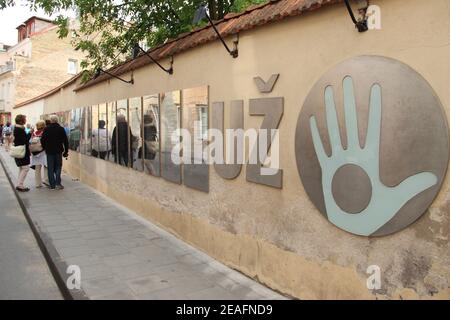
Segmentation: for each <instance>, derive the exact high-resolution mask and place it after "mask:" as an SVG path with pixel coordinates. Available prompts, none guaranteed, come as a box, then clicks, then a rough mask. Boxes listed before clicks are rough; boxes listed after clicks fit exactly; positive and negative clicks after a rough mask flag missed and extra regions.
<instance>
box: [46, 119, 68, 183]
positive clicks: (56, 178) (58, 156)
mask: <svg viewBox="0 0 450 320" xmlns="http://www.w3.org/2000/svg"><path fill="white" fill-rule="evenodd" d="M41 144H42V147H43V148H44V150H45V153H46V154H47V168H48V181H49V183H50V189H58V190H61V189H64V187H63V186H62V184H61V170H62V158H63V157H64V158H67V157H68V156H69V141H68V140H67V135H66V131H65V130H64V128H63V127H61V126H60V125H59V124H58V116H56V115H51V116H50V124H49V125H48V126H47V127H46V128H45V129H44V133H43V134H42V138H41Z"/></svg>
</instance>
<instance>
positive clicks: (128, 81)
mask: <svg viewBox="0 0 450 320" xmlns="http://www.w3.org/2000/svg"><path fill="white" fill-rule="evenodd" d="M102 72H103V73H106V74H107V75H109V76H111V77H113V78H116V79H117V80H120V81H122V82H125V83H129V84H134V79H133V74H131V79H130V80H124V79H122V78H120V77H118V76H116V75H115V74H112V73H111V72H108V71H106V70H103V69H102V68H97V69H96V70H95V74H94V79H95V78H98V77H99V76H100V74H101V73H102Z"/></svg>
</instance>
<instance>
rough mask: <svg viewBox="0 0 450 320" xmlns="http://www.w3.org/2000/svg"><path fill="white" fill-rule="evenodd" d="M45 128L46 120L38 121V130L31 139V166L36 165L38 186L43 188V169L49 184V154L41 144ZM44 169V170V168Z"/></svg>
mask: <svg viewBox="0 0 450 320" xmlns="http://www.w3.org/2000/svg"><path fill="white" fill-rule="evenodd" d="M44 129H45V121H43V120H41V121H38V122H37V123H36V131H34V132H33V134H32V136H31V140H30V151H31V164H30V165H31V167H34V173H35V180H36V188H42V171H44V184H45V185H46V186H49V184H48V171H47V155H46V154H45V151H44V149H43V148H42V146H41V142H40V139H41V137H42V133H43V132H44ZM42 169H44V170H42Z"/></svg>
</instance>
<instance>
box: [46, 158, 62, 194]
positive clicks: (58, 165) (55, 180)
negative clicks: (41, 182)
mask: <svg viewBox="0 0 450 320" xmlns="http://www.w3.org/2000/svg"><path fill="white" fill-rule="evenodd" d="M47 169H48V183H49V184H50V187H51V188H55V187H56V186H60V185H61V170H62V154H61V153H60V154H48V153H47Z"/></svg>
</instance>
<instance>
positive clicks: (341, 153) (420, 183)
mask: <svg viewBox="0 0 450 320" xmlns="http://www.w3.org/2000/svg"><path fill="white" fill-rule="evenodd" d="M343 87H344V113H345V125H346V127H347V142H348V143H347V144H348V147H347V149H343V147H342V143H341V137H340V133H339V124H338V120H337V114H336V107H335V102H334V94H333V88H332V87H331V86H328V87H327V88H326V89H325V108H326V120H327V128H328V135H329V139H330V145H331V152H332V154H331V156H330V157H328V155H327V154H326V153H325V150H324V147H323V144H322V140H321V138H320V135H319V130H318V127H317V122H316V118H315V117H314V116H312V117H311V118H310V128H311V134H312V139H313V144H314V149H315V151H316V155H317V158H318V160H319V163H320V167H321V169H322V189H323V195H324V201H325V208H326V212H327V215H328V219H329V220H330V221H331V222H332V223H334V224H335V225H336V226H338V227H339V228H341V229H344V230H346V231H348V232H351V233H355V234H358V235H364V236H369V235H371V234H373V233H374V232H375V231H377V230H378V229H379V228H381V227H382V226H383V225H384V224H386V223H387V222H388V221H389V220H391V219H392V218H393V217H394V216H395V214H396V213H397V212H398V211H399V210H400V209H401V208H402V207H403V206H404V205H405V204H406V203H407V202H408V201H409V200H410V199H412V198H413V197H415V196H416V195H418V194H420V193H422V192H423V191H424V190H426V189H428V188H430V187H432V186H434V185H435V184H436V183H437V181H438V179H437V177H436V175H434V174H433V173H431V172H422V173H419V174H416V175H413V176H411V177H409V178H407V179H405V180H404V181H403V182H401V183H400V184H399V185H397V186H395V187H387V186H385V185H384V184H383V183H382V182H381V181H380V172H379V168H380V166H379V161H380V160H379V153H380V136H381V134H380V131H381V107H382V101H381V86H380V85H379V84H374V85H373V86H372V89H371V95H370V110H369V123H368V129H367V137H366V144H365V146H364V148H361V147H360V144H359V138H358V123H357V113H356V102H355V95H354V90H353V80H352V78H351V77H346V78H345V79H344V81H343ZM348 164H352V165H356V166H359V167H360V168H361V169H363V170H364V171H365V172H366V173H367V176H368V177H369V179H370V183H371V185H372V197H371V199H370V202H369V204H368V206H367V207H366V208H365V209H364V210H363V211H362V212H360V213H358V214H350V213H347V212H345V211H343V210H342V209H341V208H340V207H339V206H338V205H337V204H336V201H335V199H334V197H333V194H332V181H333V177H334V175H335V174H336V171H337V170H338V169H339V168H341V167H342V166H344V165H348Z"/></svg>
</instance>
